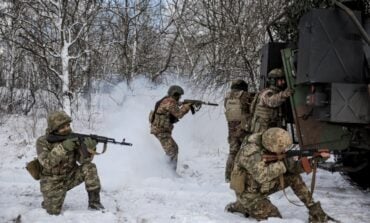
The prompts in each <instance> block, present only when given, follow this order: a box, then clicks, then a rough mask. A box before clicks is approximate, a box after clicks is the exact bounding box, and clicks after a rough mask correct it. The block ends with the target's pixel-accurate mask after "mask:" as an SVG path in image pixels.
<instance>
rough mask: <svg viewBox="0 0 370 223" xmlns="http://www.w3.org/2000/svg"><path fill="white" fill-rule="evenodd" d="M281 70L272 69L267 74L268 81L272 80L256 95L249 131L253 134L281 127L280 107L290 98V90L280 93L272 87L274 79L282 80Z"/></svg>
mask: <svg viewBox="0 0 370 223" xmlns="http://www.w3.org/2000/svg"><path fill="white" fill-rule="evenodd" d="M283 77H284V74H283V72H282V70H281V69H273V70H271V71H270V73H269V80H273V82H274V84H272V83H270V86H269V87H268V88H265V89H263V90H262V91H261V92H260V93H259V94H257V95H256V99H255V100H256V102H255V108H253V110H254V111H251V112H253V118H252V121H251V131H252V132H253V133H257V132H263V131H265V130H267V129H268V128H270V127H281V124H282V123H281V121H282V120H281V116H282V111H281V105H282V104H283V103H284V102H285V101H286V100H287V98H289V97H290V95H291V94H292V90H290V89H289V88H287V89H285V90H284V91H282V90H281V89H280V88H278V87H276V86H274V85H275V78H283Z"/></svg>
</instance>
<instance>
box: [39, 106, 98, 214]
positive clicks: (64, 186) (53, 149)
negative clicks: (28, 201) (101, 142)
mask: <svg viewBox="0 0 370 223" xmlns="http://www.w3.org/2000/svg"><path fill="white" fill-rule="evenodd" d="M71 122H72V119H71V117H69V116H68V115H67V114H66V113H65V112H63V111H59V112H54V113H51V114H50V115H49V116H48V119H47V124H48V127H47V129H46V134H45V135H44V136H41V137H39V138H38V139H37V142H36V149H37V159H38V161H39V163H40V164H41V173H40V189H41V193H42V195H43V199H44V201H43V202H42V207H43V208H45V209H46V211H47V212H48V213H49V214H53V215H58V214H60V212H61V209H62V206H63V202H64V198H65V196H66V193H67V191H69V190H70V189H72V188H74V187H76V186H77V185H79V184H81V183H82V182H85V187H86V190H87V193H88V197H89V204H88V207H89V209H94V210H99V209H104V207H103V205H102V204H101V203H100V196H99V193H100V180H99V176H98V172H97V169H96V165H95V164H94V163H92V162H91V161H92V159H93V155H90V156H88V157H83V156H82V155H80V152H79V151H80V150H79V149H80V147H81V144H82V143H84V144H85V145H86V147H87V148H88V149H90V151H91V150H95V149H96V144H97V142H96V141H94V140H92V139H91V138H85V139H84V141H83V142H80V141H79V140H78V139H77V138H70V137H68V135H69V134H71V133H72V130H71V126H70V123H71ZM55 138H58V139H61V138H63V140H61V141H58V142H56V140H54V139H55Z"/></svg>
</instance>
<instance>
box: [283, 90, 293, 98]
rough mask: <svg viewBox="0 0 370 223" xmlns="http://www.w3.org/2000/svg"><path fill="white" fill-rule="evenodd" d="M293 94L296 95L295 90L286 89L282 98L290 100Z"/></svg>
mask: <svg viewBox="0 0 370 223" xmlns="http://www.w3.org/2000/svg"><path fill="white" fill-rule="evenodd" d="M292 94H294V90H293V89H290V88H286V89H285V90H284V91H283V92H282V93H281V96H283V97H284V98H289V97H290V96H291V95H292Z"/></svg>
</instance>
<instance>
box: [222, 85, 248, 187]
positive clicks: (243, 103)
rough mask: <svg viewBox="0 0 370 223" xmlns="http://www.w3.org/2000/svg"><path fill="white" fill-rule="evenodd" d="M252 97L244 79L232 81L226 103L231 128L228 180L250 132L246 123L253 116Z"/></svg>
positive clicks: (226, 114)
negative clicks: (236, 157)
mask: <svg viewBox="0 0 370 223" xmlns="http://www.w3.org/2000/svg"><path fill="white" fill-rule="evenodd" d="M252 99H253V94H251V93H249V92H248V84H247V83H246V82H245V81H244V80H235V81H233V82H232V83H231V91H230V92H228V93H227V94H226V97H225V103H224V106H225V116H226V120H227V126H228V129H229V136H228V142H229V145H230V149H229V156H228V158H227V162H226V168H225V180H226V182H229V181H230V174H231V171H232V169H233V165H234V160H235V156H236V154H237V153H238V151H239V149H240V146H241V144H242V142H243V139H244V137H246V136H247V135H248V134H250V132H249V131H248V126H246V125H247V124H248V122H249V121H250V118H251V114H250V113H249V107H250V104H251V102H252Z"/></svg>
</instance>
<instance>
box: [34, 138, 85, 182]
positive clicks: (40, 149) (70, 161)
mask: <svg viewBox="0 0 370 223" xmlns="http://www.w3.org/2000/svg"><path fill="white" fill-rule="evenodd" d="M46 138H47V135H44V136H41V137H39V138H38V139H37V141H36V150H37V159H38V160H39V162H40V164H41V166H42V167H43V168H42V173H41V176H63V175H66V174H68V173H69V172H71V171H73V170H74V169H75V168H77V167H78V163H77V162H79V163H82V162H87V161H91V160H92V157H91V158H86V159H85V160H84V161H82V160H81V155H80V153H79V150H78V149H77V148H76V149H75V150H73V151H67V150H65V149H64V148H63V146H62V143H49V142H48V141H47V140H46ZM76 147H78V145H76Z"/></svg>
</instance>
